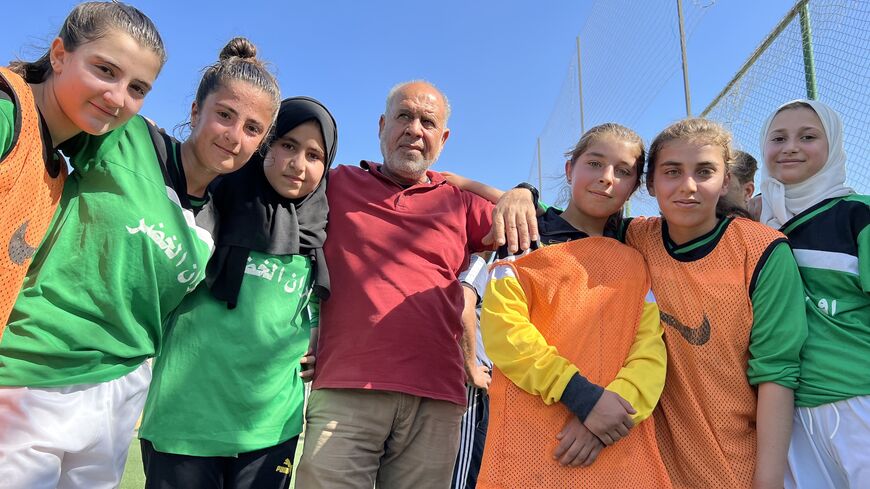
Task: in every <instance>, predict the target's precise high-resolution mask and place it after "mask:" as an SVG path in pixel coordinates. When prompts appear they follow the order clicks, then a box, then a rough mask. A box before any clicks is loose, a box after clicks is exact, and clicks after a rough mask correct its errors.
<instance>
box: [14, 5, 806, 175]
mask: <svg viewBox="0 0 870 489" xmlns="http://www.w3.org/2000/svg"><path fill="white" fill-rule="evenodd" d="M601 1H606V0H601ZM610 1H615V0H610ZM635 1H636V3H634V2H626V4H627V8H632V7H633V6H637V7H642V6H646V5H648V2H647V1H646V0H635ZM651 1H652V0H651ZM655 1H658V2H659V3H662V5H663V8H675V7H672V5H673V4H674V2H673V1H672V0H666V1H665V0H655ZM684 2H685V3H686V4H688V6H689V7H693V8H698V7H703V8H709V9H710V10H709V13H708V14H707V15H706V16H705V17H704V19H703V20H702V21H701V22H700V23H699V24H698V26H697V28H696V29H695V30H694V32H693V34H692V37H691V38H690V40H689V56H688V58H689V68H690V82H691V88H692V99H693V108H694V111H695V112H696V113H697V112H699V111H700V110H701V109H702V108H703V107H704V106H706V105H707V103H708V102H709V101H710V100H711V99H712V98H713V97H714V96H715V95H716V93H718V92H719V90H720V89H721V88H722V86H723V85H724V84H725V83H726V82H727V81H728V80H729V79H730V78H731V76H732V75H733V73H734V72H735V71H736V70H737V69H738V68H739V66H740V65H741V64H742V63H743V62H744V60H745V59H746V57H747V56H748V55H749V53H750V52H751V51H752V50H753V49H754V48H755V47H756V46H757V45H758V43H759V42H760V41H761V40H762V39H763V38H764V37H765V35H766V34H767V33H768V32H769V31H770V29H772V28H773V26H774V25H775V24H776V23H777V22H778V21H779V19H780V18H781V17H782V16H783V15H784V13H785V12H786V11H787V10H788V9H789V8H790V7H791V5H792V4H793V2H792V1H790V0H765V1H763V2H757V1H750V0H728V1H721V0H720V1H719V2H715V1H713V0H684ZM75 3H76V2H73V1H67V0H50V1H49V0H41V1H34V2H11V3H9V4H8V5H4V6H3V13H4V18H5V19H7V20H6V21H5V22H4V28H3V29H2V30H0V46H2V47H0V62H4V63H5V62H6V61H8V60H10V59H12V58H15V57H19V56H20V57H22V58H26V59H32V58H35V57H37V55H38V54H39V50H38V49H36V48H37V47H39V46H46V45H47V44H48V43H49V42H50V40H51V38H52V37H53V36H54V35H55V34H56V32H57V29H58V28H59V26H60V24H61V22H62V21H63V19H64V17H65V16H66V14H67V13H68V11H69V9H70V8H71V7H72V6H73V5H75ZM132 3H133V4H134V5H136V6H137V7H139V8H140V9H141V10H143V11H144V12H145V13H146V14H148V15H149V16H150V17H151V18H152V19H153V20H154V21H155V23H156V24H157V26H158V28H159V29H160V31H161V34H162V35H163V38H164V41H165V43H166V45H167V49H168V51H169V61H168V63H167V65H166V67H165V68H164V70H163V72H162V73H161V75H160V78H159V79H158V80H157V83H156V86H155V89H154V91H153V92H152V93H151V94H150V95H149V96H148V99H147V101H146V103H145V106H144V108H143V110H142V113H143V114H144V115H147V116H149V117H151V118H152V119H154V120H155V121H157V122H158V123H159V124H160V125H162V126H163V127H166V128H167V129H171V128H173V127H174V126H175V125H176V124H178V123H180V122H183V121H184V120H185V119H186V117H187V112H188V110H189V107H190V103H191V101H192V99H193V94H194V91H195V89H196V83H197V82H198V80H199V71H200V69H201V68H202V67H204V66H205V65H207V64H209V63H211V62H213V61H214V60H215V59H216V58H217V54H218V52H219V51H220V49H221V48H222V47H223V45H224V44H225V43H226V41H227V40H229V39H230V38H231V37H233V36H236V35H243V36H247V37H249V38H250V39H251V40H252V41H254V43H255V44H256V45H257V46H258V48H259V51H260V54H261V56H262V57H263V58H264V59H265V60H267V61H269V62H270V63H271V64H272V66H273V68H274V72H275V73H276V75H277V77H278V79H279V82H280V85H281V89H282V92H283V95H284V96H292V95H309V96H313V97H315V98H318V99H320V100H321V101H323V102H324V103H325V104H326V105H327V106H328V107H329V108H330V109H331V110H332V111H333V113H334V115H335V117H336V119H337V121H338V125H339V151H338V158H337V160H336V161H337V162H338V163H345V164H356V163H357V162H358V161H359V160H360V159H375V160H379V159H380V151H379V146H378V140H377V120H378V116H379V115H380V114H381V113H382V111H383V105H384V97H385V96H386V93H387V91H388V90H389V89H390V87H391V86H393V85H394V84H395V83H398V82H401V81H404V80H409V79H416V78H424V79H428V80H430V81H432V82H434V83H435V84H436V85H437V86H439V87H440V88H441V89H442V90H443V91H444V92H445V93H446V94H447V95H448V97H449V98H450V101H451V104H452V106H453V116H452V117H451V120H450V122H449V126H450V129H451V136H450V139H449V141H448V142H447V145H446V146H445V149H444V152H443V153H442V156H441V159H440V160H439V162H438V163H437V164H436V167H435V169H446V170H451V171H456V172H459V173H463V174H466V175H468V176H471V177H473V178H477V179H485V180H487V181H489V182H491V183H494V184H496V185H499V186H503V187H504V186H510V185H512V184H514V183H516V182H519V181H522V180H525V179H527V178H528V175H529V166H530V163H531V161H532V160H533V158H534V153H535V140H536V137H537V136H538V134H539V133H540V132H541V130H542V129H543V127H544V125H545V123H546V122H547V120H548V116H549V115H550V113H551V111H552V110H553V104H554V103H555V101H556V97H557V95H558V92H559V89H560V87H561V85H562V81H563V79H564V77H565V75H566V69H567V66H568V64H569V62H570V61H571V60H572V59H573V57H574V56H576V55H575V36H576V35H577V34H578V32H580V31H581V29H582V28H583V26H584V23H585V22H586V20H587V14H588V13H589V11H590V8H591V6H592V3H593V2H592V1H587V0H575V1H568V0H554V1H547V2H530V1H519V0H503V1H494V0H493V1H490V0H485V1H484V0H477V1H475V0H464V1H455V0H443V1H439V2H432V3H431V4H430V5H431V6H427V5H426V4H425V3H424V2H395V1H379V2H375V1H361V0H356V1H351V0H330V1H308V2H297V1H287V0H284V1H277V0H272V1H266V0H248V1H245V2H239V1H233V2H228V1H224V0H211V1H200V0H189V1H177V2H168V1H153V0H141V1H133V2H132ZM170 6H171V7H170ZM35 10H36V11H37V13H34V11H35ZM8 19H14V20H11V21H10V20H8ZM610 21H612V22H614V23H618V22H620V19H619V18H615V19H612V20H610ZM667 28H668V29H669V31H670V32H672V33H673V34H672V35H674V36H676V32H677V31H676V24H674V26H669V27H667ZM618 47H619V39H614V50H616V49H618ZM613 55H614V56H619V53H618V52H616V51H614V53H613ZM681 80H682V78H681V74H680V73H675V75H674V76H672V77H671V78H670V80H669V82H668V84H667V85H666V86H665V87H664V88H663V89H662V90H661V91H660V92H659V94H658V95H657V97H656V98H655V100H653V101H652V102H651V105H650V107H649V108H648V109H647V110H646V111H645V112H644V115H643V117H642V119H641V120H640V121H639V122H638V123H637V124H636V128H637V129H638V131H639V132H640V133H641V135H642V136H644V137H645V138H650V137H652V136H654V134H655V131H657V130H658V129H661V128H663V127H664V126H665V125H667V124H668V123H670V122H672V121H673V120H675V119H678V118H679V117H681V116H683V115H684V111H685V109H684V105H683V95H682V85H681V83H682V81H681ZM578 136H579V135H578Z"/></svg>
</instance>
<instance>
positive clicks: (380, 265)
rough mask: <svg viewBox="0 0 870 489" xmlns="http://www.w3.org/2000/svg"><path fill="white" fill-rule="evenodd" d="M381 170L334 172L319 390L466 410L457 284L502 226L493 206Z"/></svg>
mask: <svg viewBox="0 0 870 489" xmlns="http://www.w3.org/2000/svg"><path fill="white" fill-rule="evenodd" d="M379 167H380V165H379V164H375V163H370V162H366V161H364V162H362V163H361V164H360V167H351V166H339V167H337V168H335V169H333V170H331V171H330V173H329V186H328V187H327V196H328V198H329V225H328V227H327V232H328V235H329V238H328V239H327V240H326V246H325V247H324V251H325V254H326V259H327V262H328V263H329V275H330V282H331V283H332V294H331V296H330V299H329V300H328V301H325V302H324V303H323V305H322V309H321V314H320V342H319V343H318V346H317V376H316V379H315V381H314V388H315V389H319V388H324V387H326V388H358V389H378V390H385V391H395V392H403V393H406V394H412V395H415V396H421V397H429V398H433V399H442V400H446V401H451V402H455V403H457V404H462V405H464V404H465V385H464V382H465V373H464V369H463V359H462V351H461V350H460V347H459V337H460V336H461V335H462V323H461V322H460V313H461V311H462V303H463V296H462V287H461V286H460V285H459V281H458V280H457V276H458V275H459V272H461V271H462V269H463V268H464V267H465V266H466V265H467V264H468V253H469V252H470V251H479V250H482V249H483V248H484V247H483V244H482V243H481V239H482V238H483V237H484V236H485V235H486V233H487V232H489V228H490V227H491V225H492V215H491V213H492V208H493V205H492V204H491V203H489V202H488V201H486V200H484V199H482V198H480V197H478V196H477V195H474V194H471V193H469V192H465V191H462V190H460V189H458V188H456V187H454V186H452V185H449V184H448V183H447V182H446V181H445V180H444V178H443V177H442V176H441V174H440V173H436V172H432V171H430V172H427V176H428V177H429V179H430V180H431V182H430V183H422V184H416V185H413V186H411V187H409V188H402V187H401V186H399V185H397V184H396V183H394V182H392V181H391V180H389V179H388V178H387V177H385V176H384V175H383V174H382V173H381V172H380V169H379Z"/></svg>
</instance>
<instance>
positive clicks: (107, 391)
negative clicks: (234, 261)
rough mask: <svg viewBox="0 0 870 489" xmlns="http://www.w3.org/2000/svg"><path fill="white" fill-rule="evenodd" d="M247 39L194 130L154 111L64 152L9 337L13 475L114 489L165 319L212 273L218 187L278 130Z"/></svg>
mask: <svg viewBox="0 0 870 489" xmlns="http://www.w3.org/2000/svg"><path fill="white" fill-rule="evenodd" d="M255 52H256V51H255V50H254V48H253V46H252V45H251V44H250V43H249V42H248V41H246V40H242V39H235V40H233V41H231V42H230V44H228V45H227V47H225V48H224V51H223V52H222V53H221V60H220V61H219V62H218V63H216V64H215V65H213V66H211V67H209V68H208V69H207V70H206V72H205V75H204V76H203V81H202V83H201V85H200V90H199V91H198V93H197V98H196V101H195V102H194V104H193V107H192V109H191V128H192V131H191V135H190V137H189V138H188V139H187V141H185V142H183V143H181V142H179V141H177V140H175V139H174V138H171V137H169V136H167V135H166V134H165V133H163V132H161V131H160V130H158V129H157V128H156V127H155V126H154V125H153V123H150V122H148V121H147V120H146V119H144V118H142V117H141V116H136V117H133V118H132V119H130V120H129V121H128V122H127V123H125V124H123V125H121V126H120V127H118V128H117V129H115V130H113V131H111V132H108V133H107V134H104V135H101V136H92V135H89V134H82V135H80V136H78V137H76V138H73V139H71V140H70V141H69V142H68V143H67V144H66V145H65V146H64V148H63V149H64V152H65V153H66V154H68V155H70V163H71V165H72V166H73V168H74V171H73V172H72V173H71V174H70V176H69V179H68V180H67V182H66V184H65V186H64V190H63V195H62V198H61V201H60V205H59V208H58V211H57V214H56V215H55V218H54V222H53V224H52V228H51V229H50V231H49V233H48V234H47V236H46V238H45V241H44V243H43V245H42V246H41V247H40V249H39V250H38V251H37V253H36V255H35V256H34V259H33V263H32V265H31V267H30V268H29V270H28V273H27V276H26V277H25V280H24V286H23V288H22V290H21V292H20V293H19V295H18V298H17V300H16V302H15V306H14V308H13V310H12V313H11V315H10V319H9V323H8V327H7V329H6V332H5V334H4V336H3V339H2V342H0V467H2V469H0V488H24V487H27V488H31V487H34V488H35V487H62V488H71V487H81V488H88V489H95V488H113V487H116V486H117V485H118V483H119V481H120V478H121V475H122V473H123V468H124V462H125V459H126V455H127V449H128V448H129V446H130V441H131V438H132V433H133V427H134V424H135V422H136V420H137V418H138V416H139V414H140V412H141V410H142V406H143V404H144V402H145V396H146V394H147V390H148V385H149V382H150V379H151V371H150V367H149V366H148V365H147V364H146V363H145V360H146V359H147V358H148V357H151V356H154V355H155V353H157V352H158V351H159V350H160V348H161V345H162V341H163V323H164V322H165V321H166V320H167V319H168V317H169V315H170V313H171V312H172V311H173V310H175V308H176V307H178V305H179V304H180V303H181V299H182V298H183V297H184V296H185V295H187V294H188V293H189V292H190V291H192V290H194V289H195V288H196V285H197V284H198V283H199V282H200V281H201V280H202V279H203V278H204V277H205V268H206V264H207V262H208V259H209V256H210V255H211V252H212V250H213V240H212V236H211V233H212V224H213V219H211V216H212V215H213V213H212V211H211V208H210V207H203V204H204V202H205V201H207V200H208V199H207V194H206V192H205V190H206V186H207V185H208V183H209V182H210V181H211V180H213V179H214V177H215V176H217V175H218V174H219V173H227V172H230V171H233V170H235V169H237V168H240V167H241V166H242V165H243V164H244V163H245V162H246V161H247V160H248V159H249V158H250V156H251V155H252V154H253V153H254V152H255V151H256V149H257V148H258V147H259V146H260V144H261V143H262V141H263V138H264V137H265V136H266V134H268V132H269V127H270V126H271V124H272V121H273V120H274V117H275V114H276V112H277V107H278V101H279V99H280V96H279V94H278V88H277V85H276V83H275V81H274V78H273V77H272V76H271V75H270V74H269V73H268V72H267V71H266V70H265V68H264V67H263V65H262V63H260V62H259V61H258V60H256V59H252V58H254V55H255Z"/></svg>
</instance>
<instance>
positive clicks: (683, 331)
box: [659, 311, 710, 346]
mask: <svg viewBox="0 0 870 489" xmlns="http://www.w3.org/2000/svg"><path fill="white" fill-rule="evenodd" d="M659 314H660V316H661V318H662V322H663V323H665V324H667V325H668V326H670V327H672V328H674V329H675V330H677V332H678V333H680V336H682V337H683V339H685V340H686V341H688V342H689V344H690V345H695V346H701V345H703V344H705V343H707V342H708V341H710V320H709V319H707V315H706V314H704V320H703V321H701V325H700V326H698V327H697V328H690V327H688V326H686V325H685V324H683V323H681V322H680V320H679V319H677V318H675V317H673V316H671V315H670V314H668V313H666V312H664V311H661V312H660V313H659Z"/></svg>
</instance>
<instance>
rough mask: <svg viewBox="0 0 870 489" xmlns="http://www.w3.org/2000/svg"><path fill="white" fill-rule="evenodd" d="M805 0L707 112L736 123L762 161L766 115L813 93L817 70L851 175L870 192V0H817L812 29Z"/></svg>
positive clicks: (738, 134)
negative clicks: (840, 128)
mask: <svg viewBox="0 0 870 489" xmlns="http://www.w3.org/2000/svg"><path fill="white" fill-rule="evenodd" d="M801 5H802V4H801V3H799V4H798V5H797V6H796V8H795V9H793V11H792V12H789V15H787V16H786V18H785V19H783V21H784V22H785V25H784V29H783V30H782V32H780V33H779V34H778V35H776V37H775V38H774V39H773V41H772V43H771V44H770V46H769V47H767V48H766V49H764V51H763V52H761V53H760V55H759V56H758V57H757V58H754V59H752V58H751V59H750V60H749V61H748V62H747V69H746V71H745V72H743V73H742V74H739V75H740V76H738V77H736V78H735V80H734V81H733V85H731V86H730V87H727V89H726V90H724V91H723V93H722V96H721V98H719V99H717V100H714V103H713V104H711V106H710V107H708V109H707V110H705V111H704V113H703V114H704V115H705V116H706V117H708V118H710V119H713V120H716V121H719V122H721V123H723V124H724V125H726V126H727V127H728V128H729V129H731V131H732V132H733V133H734V138H735V142H736V145H737V146H738V147H739V148H740V149H742V150H744V151H747V152H749V153H750V154H752V155H754V156H755V157H756V159H758V160H759V163H761V161H762V153H761V147H760V132H761V130H762V125H763V124H764V121H765V120H766V119H767V117H768V116H769V115H770V113H771V112H772V111H773V110H775V109H776V108H777V107H778V106H780V105H782V104H783V103H784V102H787V101H789V100H792V99H797V98H807V93H808V87H807V83H808V82H807V73H808V72H809V73H810V76H812V75H813V74H814V75H815V85H816V88H817V94H818V96H817V99H818V100H821V101H822V102H825V103H827V104H828V105H830V106H831V107H833V108H834V110H836V111H837V112H839V113H840V116H841V117H842V118H843V125H844V139H845V144H846V154H847V158H848V159H847V162H848V163H847V175H848V180H847V183H848V184H849V185H851V186H852V187H853V188H854V189H855V190H856V191H858V192H859V193H864V194H866V193H870V161H868V156H867V151H868V150H870V131H868V129H870V2H866V1H850V0H811V1H809V2H808V3H807V12H806V13H807V14H808V15H805V17H804V20H805V22H806V23H805V25H806V26H807V27H808V28H805V29H802V28H801V15H800V10H801V8H800V7H801ZM805 34H806V38H805ZM805 41H806V42H805ZM762 47H763V46H762ZM805 48H806V49H805ZM810 52H811V58H812V61H813V62H812V63H810V62H808V61H809V59H810ZM756 180H757V178H756Z"/></svg>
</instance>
